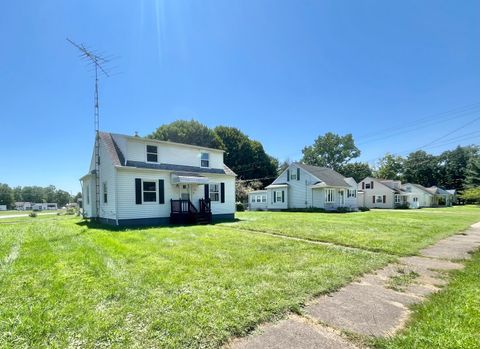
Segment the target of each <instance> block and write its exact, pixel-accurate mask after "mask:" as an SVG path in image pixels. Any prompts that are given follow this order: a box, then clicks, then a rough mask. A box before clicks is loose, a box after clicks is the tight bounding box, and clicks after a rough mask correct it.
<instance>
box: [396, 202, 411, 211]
mask: <svg viewBox="0 0 480 349" xmlns="http://www.w3.org/2000/svg"><path fill="white" fill-rule="evenodd" d="M395 208H396V209H397V210H406V209H409V208H410V205H409V203H408V202H406V203H404V204H396V205H395Z"/></svg>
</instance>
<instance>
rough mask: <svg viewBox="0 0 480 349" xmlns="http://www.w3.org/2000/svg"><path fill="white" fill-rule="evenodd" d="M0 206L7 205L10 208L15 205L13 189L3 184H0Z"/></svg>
mask: <svg viewBox="0 0 480 349" xmlns="http://www.w3.org/2000/svg"><path fill="white" fill-rule="evenodd" d="M0 205H7V207H8V208H12V207H13V205H14V201H13V191H12V188H10V187H9V186H8V185H7V184H3V183H0Z"/></svg>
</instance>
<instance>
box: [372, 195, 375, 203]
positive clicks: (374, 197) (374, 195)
mask: <svg viewBox="0 0 480 349" xmlns="http://www.w3.org/2000/svg"><path fill="white" fill-rule="evenodd" d="M372 198H373V203H375V195H374V196H372Z"/></svg>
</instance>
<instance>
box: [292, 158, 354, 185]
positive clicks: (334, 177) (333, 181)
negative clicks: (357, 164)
mask: <svg viewBox="0 0 480 349" xmlns="http://www.w3.org/2000/svg"><path fill="white" fill-rule="evenodd" d="M295 165H297V166H298V167H300V168H302V169H304V170H305V171H307V172H308V173H310V174H312V175H314V176H315V177H317V178H318V179H320V180H321V181H322V182H324V183H325V184H326V185H329V186H333V187H349V186H350V185H349V184H348V183H347V182H345V177H344V176H342V175H341V174H340V173H338V172H336V171H334V170H332V169H331V168H328V167H318V166H311V165H305V164H301V163H295Z"/></svg>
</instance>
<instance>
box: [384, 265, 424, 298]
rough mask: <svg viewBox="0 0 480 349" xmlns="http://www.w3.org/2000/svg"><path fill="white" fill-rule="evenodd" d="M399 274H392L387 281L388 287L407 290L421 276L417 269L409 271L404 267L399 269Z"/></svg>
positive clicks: (400, 290) (401, 290)
mask: <svg viewBox="0 0 480 349" xmlns="http://www.w3.org/2000/svg"><path fill="white" fill-rule="evenodd" d="M397 272H398V273H399V275H395V276H392V277H391V278H390V279H389V280H388V283H387V288H391V289H392V290H395V291H399V292H405V290H406V289H407V287H408V286H410V285H412V284H413V283H414V282H415V279H416V278H418V277H419V276H420V274H418V273H417V272H415V271H407V270H405V269H403V268H399V269H398V270H397Z"/></svg>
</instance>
